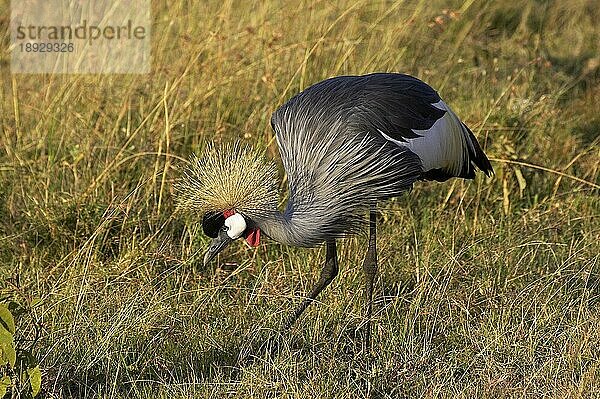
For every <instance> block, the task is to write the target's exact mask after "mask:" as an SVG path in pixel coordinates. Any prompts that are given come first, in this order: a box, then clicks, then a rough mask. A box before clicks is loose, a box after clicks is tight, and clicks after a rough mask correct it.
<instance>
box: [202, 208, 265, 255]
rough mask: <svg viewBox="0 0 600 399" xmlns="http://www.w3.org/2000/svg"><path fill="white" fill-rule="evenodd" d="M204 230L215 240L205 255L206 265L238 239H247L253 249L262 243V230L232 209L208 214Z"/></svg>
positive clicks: (205, 215)
mask: <svg viewBox="0 0 600 399" xmlns="http://www.w3.org/2000/svg"><path fill="white" fill-rule="evenodd" d="M202 230H203V231H204V234H206V235H207V236H208V237H211V238H212V239H213V240H212V242H211V243H210V246H209V247H208V250H207V251H206V254H205V255H204V264H205V265H206V264H208V263H209V262H210V261H211V260H213V259H214V257H215V256H217V254H218V253H219V252H221V251H222V250H223V249H224V248H225V247H227V246H228V245H229V244H230V243H232V242H233V241H235V240H237V239H238V238H242V237H243V238H245V239H246V242H247V243H248V244H249V245H250V246H252V247H257V246H258V244H259V243H260V229H259V228H258V227H256V226H254V222H253V221H252V220H250V219H248V218H247V217H245V216H244V215H242V214H241V213H237V212H236V211H234V210H230V209H229V210H226V211H225V212H215V211H212V212H206V213H205V214H204V217H203V218H202Z"/></svg>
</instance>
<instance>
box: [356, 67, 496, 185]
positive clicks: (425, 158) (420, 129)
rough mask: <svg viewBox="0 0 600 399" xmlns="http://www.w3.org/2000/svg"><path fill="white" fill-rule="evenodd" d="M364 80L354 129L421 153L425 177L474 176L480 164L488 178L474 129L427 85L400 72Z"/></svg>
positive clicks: (486, 161)
mask: <svg viewBox="0 0 600 399" xmlns="http://www.w3.org/2000/svg"><path fill="white" fill-rule="evenodd" d="M363 78H364V79H365V84H364V87H363V88H362V90H361V91H360V92H359V93H358V97H359V101H358V102H359V104H358V105H357V111H358V112H355V113H353V114H352V116H351V118H350V123H351V125H352V126H353V128H354V129H359V130H360V129H363V130H366V131H368V132H369V133H370V134H376V135H377V134H378V135H381V136H383V137H384V138H385V139H386V140H389V141H391V142H393V143H395V144H397V145H399V146H403V147H406V148H408V149H409V150H411V151H412V152H414V153H415V154H417V155H418V156H419V158H420V159H421V163H422V164H423V176H422V177H423V178H424V179H428V180H439V181H444V180H447V179H448V178H450V177H461V178H466V179H473V178H474V177H475V170H476V168H479V169H481V170H482V171H483V172H484V173H485V174H486V175H488V176H489V175H490V174H491V173H492V172H493V170H492V166H491V164H490V162H489V160H488V159H487V157H486V155H485V154H484V152H483V151H482V149H481V146H480V145H479V143H478V142H477V140H476V139H475V136H474V135H473V133H472V132H471V131H470V130H469V128H468V127H467V126H466V125H465V124H464V123H462V122H461V121H460V119H459V118H458V117H457V116H456V114H455V113H454V112H453V111H452V109H451V108H450V107H449V106H448V105H447V104H446V103H444V101H442V99H441V98H440V96H439V95H438V93H437V92H436V91H435V90H433V89H432V88H431V87H430V86H428V85H427V84H426V83H424V82H422V81H420V80H419V79H416V78H414V77H411V76H408V75H400V74H373V75H367V76H365V77H363Z"/></svg>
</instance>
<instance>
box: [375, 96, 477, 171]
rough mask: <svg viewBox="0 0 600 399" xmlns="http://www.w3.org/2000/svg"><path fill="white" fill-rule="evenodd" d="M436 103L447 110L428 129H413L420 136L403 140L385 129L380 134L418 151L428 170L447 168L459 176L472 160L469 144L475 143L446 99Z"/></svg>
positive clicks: (436, 105)
mask: <svg viewBox="0 0 600 399" xmlns="http://www.w3.org/2000/svg"><path fill="white" fill-rule="evenodd" d="M432 105H433V106H434V107H436V108H438V109H441V110H444V111H446V113H445V114H444V116H442V117H441V118H440V119H438V120H437V121H435V123H434V124H433V126H431V128H429V129H427V130H416V129H413V132H415V133H416V134H418V135H419V136H420V137H417V138H414V139H405V140H406V141H399V140H394V139H393V138H391V137H390V136H388V135H387V134H385V133H384V132H381V131H380V133H381V134H382V135H383V136H384V137H385V138H386V139H387V140H389V141H392V142H394V143H396V144H398V145H401V146H404V147H406V148H408V149H409V150H411V151H412V152H414V153H415V154H417V155H418V156H419V158H421V162H422V164H423V171H424V172H427V171H428V170H431V169H443V170H445V171H447V172H449V173H451V174H453V175H455V176H458V175H460V172H461V170H462V168H463V165H464V163H465V162H469V154H468V149H467V146H468V145H471V144H470V140H469V138H468V134H467V132H466V131H465V130H464V128H463V125H462V123H461V122H460V120H459V119H458V117H457V116H456V114H455V113H454V112H453V111H452V109H450V107H449V106H448V105H447V104H446V103H445V102H443V101H442V100H440V101H438V102H437V103H435V104H432Z"/></svg>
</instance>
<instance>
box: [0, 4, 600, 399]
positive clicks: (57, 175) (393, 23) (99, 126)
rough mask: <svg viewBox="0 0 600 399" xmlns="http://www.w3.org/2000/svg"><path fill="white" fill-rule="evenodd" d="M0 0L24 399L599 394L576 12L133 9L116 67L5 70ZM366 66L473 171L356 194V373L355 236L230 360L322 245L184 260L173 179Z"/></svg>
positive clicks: (1, 17) (588, 55) (5, 232)
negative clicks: (430, 105) (423, 87)
mask: <svg viewBox="0 0 600 399" xmlns="http://www.w3.org/2000/svg"><path fill="white" fill-rule="evenodd" d="M7 3H8V2H5V1H3V2H2V3H1V5H0V25H1V26H2V28H3V29H1V30H0V38H1V40H2V43H3V44H4V45H3V46H2V48H1V50H0V69H1V85H0V126H1V134H0V143H1V144H0V150H1V151H0V276H1V277H0V281H1V283H0V284H1V285H0V296H1V299H3V300H11V301H14V302H15V303H18V304H20V306H21V307H22V310H23V312H22V313H21V314H20V315H19V316H18V317H17V318H16V325H17V326H16V329H17V335H16V337H17V345H18V346H19V347H20V348H24V349H30V350H32V351H33V353H34V354H35V356H36V357H37V359H38V360H39V363H40V367H41V370H42V378H43V382H42V388H43V389H42V394H41V395H42V397H45V398H63V397H64V398H68V397H90V398H92V397H93V398H192V397H193V398H204V397H212V398H221V397H228V398H249V397H253V398H275V397H278V398H279V397H281V398H336V399H339V398H364V397H369V396H371V397H374V398H422V397H425V398H474V397H476V398H480V397H481V398H499V397H554V398H592V397H598V395H600V255H599V253H600V198H599V192H600V191H599V188H598V187H599V185H600V138H599V137H600V135H599V131H600V112H599V110H600V55H599V54H600V45H599V43H600V22H599V21H600V6H599V5H598V3H597V2H596V1H593V0H589V1H585V0H574V1H568V2H560V1H534V0H521V1H518V2H514V3H513V2H499V1H498V2H491V1H472V0H467V1H465V2H461V1H447V2H443V1H439V0H432V1H416V0H414V1H413V0H410V1H366V0H365V1H361V0H359V1H355V0H351V1H339V2H330V1H298V2H280V1H274V0H273V1H267V2H263V4H261V5H258V4H257V5H252V4H251V3H252V2H237V1H235V2H234V1H231V0H220V1H213V0H210V1H209V0H205V1H199V2H192V1H186V0H179V1H173V2H168V3H166V2H159V1H153V2H152V3H153V20H154V23H153V27H152V29H153V43H152V44H153V66H152V73H150V74H148V75H141V76H134V75H75V76H64V75H11V74H10V70H9V65H10V54H9V53H8V50H7V48H8V43H9V37H8V36H7V33H6V31H7V30H6V29H4V28H5V27H7V25H8V15H9V8H8V4H7ZM505 3H506V4H505ZM509 3H513V4H509ZM374 71H395V72H404V73H409V74H412V75H415V76H417V77H419V78H421V79H423V80H425V81H426V82H428V83H429V84H430V85H432V86H433V87H435V88H436V89H438V91H439V92H440V94H441V95H442V97H443V98H444V99H445V100H446V101H447V102H448V103H449V104H450V105H451V106H452V107H453V108H454V109H455V111H456V112H457V113H458V114H459V115H460V116H461V118H462V119H463V120H464V121H465V122H466V123H467V124H468V125H469V126H470V127H471V128H472V130H473V132H474V133H475V135H476V136H477V137H478V138H479V140H480V142H481V143H482V145H483V146H484V148H485V149H486V152H487V153H488V154H489V156H490V157H491V158H493V162H492V164H493V165H494V168H495V170H496V175H495V177H494V178H493V179H485V178H482V177H479V178H478V179H477V180H475V181H473V182H467V181H458V180H455V181H449V182H446V183H443V184H439V183H433V182H431V183H421V184H418V185H417V186H416V187H415V188H414V190H413V191H412V192H411V193H409V194H407V195H405V196H403V197H401V198H398V199H396V200H394V201H392V202H389V203H385V204H381V211H382V212H381V214H382V216H381V219H382V223H381V225H380V226H381V227H380V230H379V237H378V238H379V242H378V244H379V257H380V275H379V276H378V279H377V282H376V288H375V308H374V309H375V315H374V320H373V321H374V330H373V352H374V355H373V356H372V358H369V357H367V356H365V355H364V354H363V353H361V338H360V334H357V330H359V328H360V326H361V325H362V323H363V322H364V319H363V316H362V315H363V310H364V307H363V306H364V302H363V297H362V294H363V280H362V279H363V277H362V271H361V267H360V265H361V262H362V259H363V256H364V247H365V242H366V240H365V238H364V237H357V238H353V239H348V240H344V241H343V242H341V243H340V245H339V247H338V250H339V256H340V275H339V276H338V278H337V279H336V280H335V281H334V282H333V283H332V285H331V286H330V287H329V288H328V289H327V290H326V291H325V292H324V295H322V296H321V297H320V302H319V303H318V304H316V305H315V306H312V307H311V308H309V310H308V311H307V312H306V313H305V315H304V317H303V318H302V319H301V320H300V321H299V323H298V324H297V325H296V326H295V328H294V329H293V330H292V332H291V334H290V335H289V336H287V337H284V339H283V345H282V349H281V351H280V353H279V354H277V355H275V356H267V355H264V356H259V357H258V358H257V359H255V360H254V362H245V363H237V362H236V358H237V356H238V353H239V352H240V351H242V352H244V351H246V352H247V351H253V350H254V348H253V342H260V340H261V339H262V337H265V336H269V334H270V333H271V332H272V331H276V330H277V329H278V328H279V326H280V324H281V323H282V321H283V320H284V318H285V316H286V315H287V312H289V311H290V310H291V309H292V308H293V307H294V306H295V305H296V304H297V303H298V302H299V301H300V300H301V297H302V295H303V294H304V293H305V292H306V291H307V290H308V289H309V288H310V286H311V284H312V283H313V282H314V281H315V279H316V278H317V276H318V273H319V270H320V266H321V263H322V260H323V258H324V249H323V248H320V249H309V250H307V249H298V248H291V247H286V246H282V245H279V244H277V243H275V242H272V241H268V240H265V241H264V242H263V244H262V245H261V246H260V247H259V248H257V249H249V248H247V247H246V246H244V245H242V244H241V243H239V244H235V245H232V246H231V248H229V249H228V250H227V251H226V252H225V253H224V254H223V255H222V256H221V257H220V260H219V263H220V264H221V266H220V267H218V268H216V270H215V267H216V265H215V264H213V266H212V267H211V268H209V269H207V270H205V269H203V267H202V262H201V255H202V253H203V250H204V249H205V247H206V245H207V243H208V239H207V238H205V237H204V236H203V235H202V234H201V232H200V229H199V227H198V226H197V225H196V224H194V223H193V222H194V221H193V220H186V219H184V218H182V217H181V216H179V215H176V214H174V209H175V207H174V198H173V182H174V181H175V179H177V177H178V176H179V172H180V170H181V168H182V166H183V165H184V164H185V160H186V159H187V157H188V156H189V154H190V153H192V152H200V151H201V150H202V149H203V147H204V145H205V143H206V142H207V141H215V142H228V141H231V140H240V141H242V142H243V143H250V144H251V145H255V146H258V147H260V148H266V149H267V154H268V155H269V156H271V157H273V158H274V159H278V152H277V145H276V143H275V142H274V140H273V133H272V132H271V130H270V126H269V118H270V115H271V113H272V112H273V111H274V110H275V109H276V108H277V107H278V106H279V105H281V104H282V103H283V102H284V101H285V100H286V99H288V98H289V97H291V96H292V95H293V94H294V93H296V92H298V91H300V90H302V89H303V88H305V87H307V86H308V85H310V84H312V83H315V82H317V81H319V80H321V79H324V78H327V77H330V76H334V75H342V74H362V73H368V72H374ZM281 174H282V177H283V172H282V173H281ZM282 188H285V186H283V187H282Z"/></svg>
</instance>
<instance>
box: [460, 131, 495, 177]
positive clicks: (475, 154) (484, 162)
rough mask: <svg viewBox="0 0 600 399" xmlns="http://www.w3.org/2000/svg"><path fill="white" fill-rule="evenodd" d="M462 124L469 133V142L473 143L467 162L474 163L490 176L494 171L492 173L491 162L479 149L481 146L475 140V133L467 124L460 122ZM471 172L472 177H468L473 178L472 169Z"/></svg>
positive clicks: (471, 168)
mask: <svg viewBox="0 0 600 399" xmlns="http://www.w3.org/2000/svg"><path fill="white" fill-rule="evenodd" d="M461 123H462V122H461ZM462 125H463V127H464V128H465V130H466V131H467V133H468V135H469V139H470V140H471V144H472V145H473V148H472V149H471V148H469V158H470V162H469V163H473V164H475V166H476V167H477V168H478V169H479V170H481V171H482V172H483V173H484V174H485V175H486V176H487V177H492V175H494V174H495V173H494V168H493V167H492V164H491V163H490V160H489V159H488V157H487V155H485V152H483V150H482V149H481V146H480V145H479V141H477V139H476V138H475V135H474V134H473V132H472V131H471V129H469V127H468V126H467V125H465V124H464V123H462ZM470 166H471V165H470ZM469 169H470V170H471V171H472V170H473V166H471V167H470V168H469ZM472 174H473V177H470V178H471V179H473V178H474V177H475V172H474V171H472ZM461 177H462V176H461Z"/></svg>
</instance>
